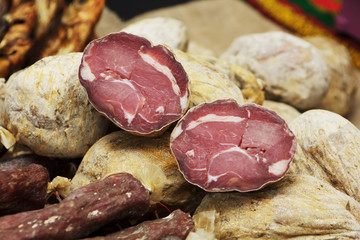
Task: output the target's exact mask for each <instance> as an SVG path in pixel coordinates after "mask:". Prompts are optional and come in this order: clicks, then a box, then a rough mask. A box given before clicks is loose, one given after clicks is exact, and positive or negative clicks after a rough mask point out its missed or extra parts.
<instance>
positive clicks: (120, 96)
mask: <svg viewBox="0 0 360 240" xmlns="http://www.w3.org/2000/svg"><path fill="white" fill-rule="evenodd" d="M79 79H80V83H81V84H82V85H83V86H84V88H85V89H86V92H87V94H88V96H89V100H90V102H91V103H92V104H93V105H94V107H95V108H96V109H97V110H98V111H99V112H101V113H102V114H104V115H105V116H107V117H108V118H109V119H110V120H111V121H113V122H114V123H115V124H116V125H117V126H119V127H120V128H122V129H124V130H126V131H129V132H131V133H133V134H136V135H144V136H157V135H160V134H162V133H163V132H164V131H165V130H166V129H167V128H168V127H169V125H170V124H171V123H173V122H175V121H177V120H178V119H179V118H180V117H181V116H182V115H183V114H184V113H185V111H186V110H187V108H188V105H189V89H188V78H187V75H186V73H185V71H184V69H183V67H182V66H181V64H180V63H179V62H177V61H176V60H175V58H174V56H173V54H172V53H171V52H170V51H169V50H168V49H167V48H165V47H163V46H162V45H156V46H152V45H151V43H150V42H149V41H148V40H147V39H145V38H142V37H139V36H136V35H133V34H128V33H125V32H120V33H114V34H110V35H107V36H105V37H103V38H100V39H96V40H94V41H92V42H91V43H90V44H89V45H88V46H87V47H86V49H85V50H84V54H83V58H82V60H81V65H80V69H79Z"/></svg>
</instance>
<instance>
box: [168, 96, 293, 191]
mask: <svg viewBox="0 0 360 240" xmlns="http://www.w3.org/2000/svg"><path fill="white" fill-rule="evenodd" d="M170 146H171V150H172V152H173V154H174V156H175V158H176V160H177V161H178V164H179V168H180V171H181V172H182V173H183V175H184V177H185V178H186V180H187V181H189V182H190V183H192V184H195V185H198V186H199V187H201V188H203V189H205V190H207V191H233V190H236V191H241V192H245V191H252V190H257V189H260V188H262V187H263V186H264V185H266V184H267V183H270V182H275V181H277V180H279V179H281V178H282V177H283V176H284V175H285V173H286V172H287V170H288V168H289V164H290V162H291V160H292V159H293V156H294V154H295V150H296V138H295V136H294V134H293V133H292V132H291V130H290V129H289V128H288V126H287V124H286V123H285V121H284V120H283V119H281V118H280V117H279V116H278V115H277V114H276V113H275V112H273V111H271V110H268V109H266V108H264V107H261V106H258V105H255V104H244V105H242V106H239V105H238V104H237V103H236V102H235V101H234V100H230V99H224V100H217V101H215V102H212V103H204V104H201V105H198V106H196V107H193V108H191V109H190V110H189V111H188V112H187V113H186V115H185V116H184V117H183V118H182V119H181V120H180V121H179V122H178V124H177V125H176V127H175V128H174V130H173V132H172V134H171V138H170Z"/></svg>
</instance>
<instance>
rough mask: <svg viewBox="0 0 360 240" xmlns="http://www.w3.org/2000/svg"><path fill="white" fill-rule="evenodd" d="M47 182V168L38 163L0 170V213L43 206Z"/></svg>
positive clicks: (11, 212) (10, 212)
mask: <svg viewBox="0 0 360 240" xmlns="http://www.w3.org/2000/svg"><path fill="white" fill-rule="evenodd" d="M48 182H49V173H48V171H47V169H46V168H45V167H43V166H41V165H38V164H30V165H28V166H27V167H23V168H18V169H14V170H9V171H0V215H6V214H13V213H17V212H22V211H29V210H34V209H39V208H42V207H44V205H45V203H46V190H47V185H48Z"/></svg>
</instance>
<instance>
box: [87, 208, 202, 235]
mask: <svg viewBox="0 0 360 240" xmlns="http://www.w3.org/2000/svg"><path fill="white" fill-rule="evenodd" d="M194 228H195V226H194V222H193V220H192V218H191V216H190V214H188V213H185V212H182V211H181V210H175V211H173V212H172V213H171V214H170V215H168V216H167V217H165V218H160V219H156V220H148V221H145V222H142V223H139V224H138V225H136V226H133V227H129V228H126V229H124V230H122V231H120V232H116V233H112V234H109V235H107V236H103V237H94V238H87V240H116V239H124V240H125V239H126V240H136V239H146V240H158V239H176V240H185V239H186V237H187V236H188V234H189V232H191V231H194Z"/></svg>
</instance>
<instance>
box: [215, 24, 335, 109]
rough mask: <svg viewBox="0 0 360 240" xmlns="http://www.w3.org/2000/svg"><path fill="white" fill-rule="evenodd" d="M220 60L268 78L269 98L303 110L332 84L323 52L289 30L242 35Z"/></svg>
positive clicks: (320, 99)
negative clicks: (288, 31)
mask: <svg viewBox="0 0 360 240" xmlns="http://www.w3.org/2000/svg"><path fill="white" fill-rule="evenodd" d="M220 59H223V60H227V61H229V62H231V63H233V64H235V65H239V66H244V67H246V68H248V69H249V70H250V71H252V72H254V74H255V76H256V77H258V78H260V79H262V80H263V81H265V84H266V85H265V93H266V98H267V99H270V98H271V99H275V100H279V101H282V102H286V103H288V104H290V105H292V106H294V107H296V108H298V109H301V110H306V109H309V108H313V107H316V106H317V105H318V104H319V103H320V102H321V101H322V99H323V98H324V96H325V94H326V92H327V90H328V89H329V86H330V76H329V69H328V67H327V65H326V63H325V60H324V58H323V56H322V55H321V53H320V51H319V50H318V49H317V48H316V47H314V46H313V45H312V44H310V43H308V42H306V41H305V40H303V39H301V38H299V37H296V36H295V35H291V34H288V33H285V32H280V31H276V32H265V33H257V34H249V35H244V36H240V37H238V38H237V39H235V40H234V41H233V42H232V44H231V45H230V46H229V48H228V49H227V50H226V51H225V52H224V53H223V54H222V55H221V56H220Z"/></svg>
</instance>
